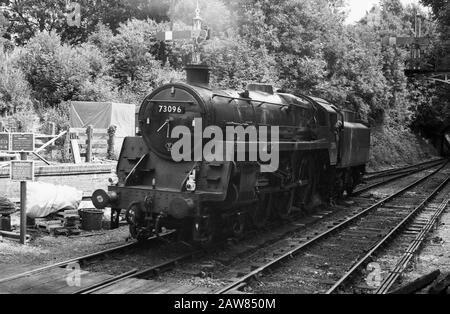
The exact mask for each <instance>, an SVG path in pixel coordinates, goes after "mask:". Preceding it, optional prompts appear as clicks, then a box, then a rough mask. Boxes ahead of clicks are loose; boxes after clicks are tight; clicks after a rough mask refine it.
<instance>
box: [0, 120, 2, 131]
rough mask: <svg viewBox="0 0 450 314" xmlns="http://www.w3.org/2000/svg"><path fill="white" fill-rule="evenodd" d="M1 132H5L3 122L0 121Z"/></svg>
mask: <svg viewBox="0 0 450 314" xmlns="http://www.w3.org/2000/svg"><path fill="white" fill-rule="evenodd" d="M0 132H3V121H0Z"/></svg>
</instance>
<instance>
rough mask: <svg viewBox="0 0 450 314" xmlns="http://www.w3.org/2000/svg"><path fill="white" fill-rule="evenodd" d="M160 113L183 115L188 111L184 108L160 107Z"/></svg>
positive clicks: (173, 106)
mask: <svg viewBox="0 0 450 314" xmlns="http://www.w3.org/2000/svg"><path fill="white" fill-rule="evenodd" d="M158 112H159V113H174V114H183V113H185V112H186V109H185V108H184V107H183V106H175V105H158Z"/></svg>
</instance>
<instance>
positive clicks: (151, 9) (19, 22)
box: [1, 0, 170, 44]
mask: <svg viewBox="0 0 450 314" xmlns="http://www.w3.org/2000/svg"><path fill="white" fill-rule="evenodd" d="M1 1H2V2H4V3H6V4H7V7H8V11H7V13H6V16H7V18H8V19H9V20H10V21H11V25H10V26H9V30H8V32H9V33H10V34H14V35H16V36H17V38H16V40H17V42H18V43H19V44H25V43H26V42H27V41H28V40H29V39H30V38H32V37H33V35H35V34H36V33H37V32H43V31H47V32H53V31H55V32H56V33H58V34H60V36H61V38H62V40H63V41H64V42H70V43H79V42H85V41H86V40H87V38H88V36H89V35H90V34H91V33H93V32H94V31H95V30H96V28H97V25H98V24H100V23H102V24H104V25H107V26H108V27H109V28H110V29H111V30H112V31H113V32H115V31H116V30H117V29H118V28H119V26H120V24H121V23H124V22H126V21H127V20H129V19H132V18H137V19H147V18H152V19H154V20H156V21H165V20H167V19H168V15H167V14H168V11H169V8H170V0H161V1H157V0H96V1H92V0H77V1H74V2H76V3H78V4H80V8H81V24H80V25H79V27H78V26H69V25H68V23H67V14H68V13H70V10H69V8H68V7H67V3H68V2H67V1H66V0H47V1H40V0H1Z"/></svg>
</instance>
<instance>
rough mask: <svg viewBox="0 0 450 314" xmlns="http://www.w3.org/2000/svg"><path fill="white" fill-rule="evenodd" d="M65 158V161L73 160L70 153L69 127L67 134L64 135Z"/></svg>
mask: <svg viewBox="0 0 450 314" xmlns="http://www.w3.org/2000/svg"><path fill="white" fill-rule="evenodd" d="M63 160H64V162H71V160H72V158H71V153H70V128H68V129H67V133H66V136H65V137H64V149H63Z"/></svg>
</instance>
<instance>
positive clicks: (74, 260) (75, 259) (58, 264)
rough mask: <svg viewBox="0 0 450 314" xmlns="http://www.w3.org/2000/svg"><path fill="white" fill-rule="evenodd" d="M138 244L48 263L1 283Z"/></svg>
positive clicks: (134, 244) (1, 280) (0, 281)
mask: <svg viewBox="0 0 450 314" xmlns="http://www.w3.org/2000/svg"><path fill="white" fill-rule="evenodd" d="M137 244H138V243H137V242H132V243H127V244H124V245H120V246H117V247H114V248H111V249H107V250H103V251H100V252H96V253H93V254H88V255H84V256H80V257H76V258H72V259H70V260H66V261H63V262H59V263H55V264H52V265H48V266H44V267H40V268H36V269H32V270H29V271H26V272H23V273H20V274H17V275H14V276H11V277H7V278H4V279H0V283H5V282H8V281H11V280H15V279H19V278H22V277H27V276H30V275H33V274H36V273H40V272H43V271H46V270H50V269H53V268H57V267H63V266H67V265H70V264H72V263H76V262H80V261H85V260H89V259H92V258H96V257H99V256H102V255H106V254H109V253H113V252H117V251H120V250H123V249H126V248H130V247H133V246H136V245H137Z"/></svg>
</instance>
